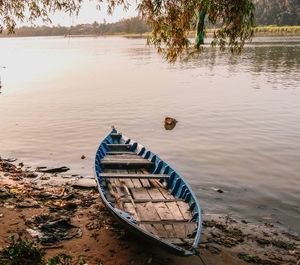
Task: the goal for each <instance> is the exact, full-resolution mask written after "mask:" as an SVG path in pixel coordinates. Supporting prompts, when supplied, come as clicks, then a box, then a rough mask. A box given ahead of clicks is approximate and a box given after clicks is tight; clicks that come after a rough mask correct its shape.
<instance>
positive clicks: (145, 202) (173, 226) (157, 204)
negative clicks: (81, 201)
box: [99, 133, 199, 249]
mask: <svg viewBox="0 0 300 265" xmlns="http://www.w3.org/2000/svg"><path fill="white" fill-rule="evenodd" d="M105 148H106V152H105V154H103V157H102V158H101V159H99V161H100V168H101V169H100V171H101V173H100V175H101V186H102V189H103V191H104V194H105V197H106V199H107V201H108V202H109V203H110V204H112V205H114V207H115V208H116V209H119V210H121V212H126V213H128V214H129V216H130V217H128V219H130V218H131V219H132V221H133V222H134V223H135V224H136V225H138V226H139V228H140V229H142V230H143V231H144V232H147V233H150V234H152V235H154V236H156V237H158V238H159V239H160V240H163V241H167V242H168V243H171V244H173V245H176V246H178V247H179V246H180V247H181V248H184V249H191V248H192V247H193V245H194V243H195V236H196V234H197V230H198V221H199V220H198V218H199V216H198V212H197V211H196V212H195V208H196V203H195V202H193V201H191V193H190V192H189V189H188V187H187V186H186V185H183V184H184V182H183V181H182V183H181V179H179V178H176V175H175V174H174V173H173V174H168V170H167V169H166V168H163V166H162V163H158V164H157V163H155V162H154V160H155V159H156V157H152V159H151V160H150V158H151V157H150V153H149V152H148V153H147V152H145V151H146V150H145V148H144V147H142V148H138V145H137V143H133V144H132V143H131V140H130V139H127V140H125V139H123V137H122V134H120V133H111V134H110V140H109V141H106V143H105ZM161 171H163V173H161Z"/></svg>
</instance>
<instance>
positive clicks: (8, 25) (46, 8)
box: [0, 0, 82, 33]
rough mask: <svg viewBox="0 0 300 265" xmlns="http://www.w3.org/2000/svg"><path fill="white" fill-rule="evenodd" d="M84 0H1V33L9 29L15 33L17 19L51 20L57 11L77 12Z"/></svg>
mask: <svg viewBox="0 0 300 265" xmlns="http://www.w3.org/2000/svg"><path fill="white" fill-rule="evenodd" d="M81 2H82V0H28V1H24V0H13V1H11V0H1V1H0V33H1V32H2V31H3V29H4V28H5V29H7V31H8V32H9V33H13V32H14V29H15V27H16V20H17V21H21V22H24V21H26V22H31V23H33V22H34V21H36V20H37V19H42V20H43V21H45V22H51V19H50V17H49V15H50V14H52V13H53V12H55V11H64V12H67V13H69V14H73V13H75V14H77V13H78V11H79V8H80V3H81Z"/></svg>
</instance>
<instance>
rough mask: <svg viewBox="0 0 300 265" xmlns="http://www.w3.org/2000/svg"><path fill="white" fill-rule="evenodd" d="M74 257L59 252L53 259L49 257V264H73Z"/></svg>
mask: <svg viewBox="0 0 300 265" xmlns="http://www.w3.org/2000/svg"><path fill="white" fill-rule="evenodd" d="M72 260H73V257H72V256H69V255H66V254H63V253H61V254H58V255H57V256H55V257H54V258H52V259H49V260H48V262H47V265H71V264H72Z"/></svg>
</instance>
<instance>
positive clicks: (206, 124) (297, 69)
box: [0, 37, 300, 234]
mask: <svg viewBox="0 0 300 265" xmlns="http://www.w3.org/2000/svg"><path fill="white" fill-rule="evenodd" d="M145 43H146V41H145V40H144V39H128V38H122V37H101V38H100V37H99V38H60V37H57V38H10V39H0V66H6V67H7V68H6V69H3V68H0V74H1V78H2V84H3V88H2V90H1V92H2V93H1V95H0V130H1V137H0V154H1V155H2V157H16V158H18V159H19V160H20V161H24V162H25V163H26V164H27V165H31V166H44V165H46V166H68V167H70V168H71V172H72V173H77V174H80V175H82V176H92V175H93V159H94V153H95V151H96V149H97V146H98V144H99V143H100V141H101V140H102V138H103V137H104V136H105V135H106V134H107V133H108V132H109V131H110V127H111V126H112V125H115V127H116V128H117V129H118V130H120V131H122V132H123V133H124V134H126V135H128V136H129V137H131V138H133V139H134V140H136V141H138V142H140V143H142V144H144V145H145V146H146V147H147V148H149V149H150V150H152V151H153V152H155V153H157V154H159V155H160V157H161V158H163V159H164V160H166V161H167V162H169V163H170V164H171V165H172V166H173V167H174V168H176V169H177V170H178V171H179V172H180V173H181V174H182V175H183V176H184V177H185V178H186V179H187V180H188V182H189V183H190V184H191V186H192V188H193V190H194V192H195V193H196V195H197V197H198V199H199V201H200V203H201V205H202V208H203V210H204V213H218V214H229V215H231V216H235V217H238V218H243V219H246V220H248V221H255V222H264V223H265V222H268V223H274V224H276V225H280V226H282V227H284V228H286V229H287V230H289V231H291V232H296V233H298V234H299V233H300V183H299V182H300V37H272V38H270V37H261V38H256V39H254V40H253V42H252V43H251V44H248V45H247V46H246V48H245V50H244V53H243V54H242V55H241V56H232V55H228V54H221V53H219V52H217V51H214V50H211V49H210V48H207V49H206V50H205V52H204V53H203V54H202V55H200V56H198V57H197V58H191V59H190V60H189V61H182V62H178V63H176V64H174V65H170V64H168V63H166V62H165V61H164V60H163V58H162V57H161V56H160V55H157V53H156V52H155V50H154V49H153V48H151V47H148V46H146V44H145ZM166 116H171V117H174V118H176V119H177V120H178V121H179V122H178V124H177V125H176V127H175V128H174V129H173V130H171V131H167V130H165V129H164V123H163V122H164V118H165V117H166ZM82 155H85V156H86V159H85V160H82V159H81V156H82ZM216 188H218V189H222V190H224V191H225V192H224V193H218V192H216V191H215V189H216Z"/></svg>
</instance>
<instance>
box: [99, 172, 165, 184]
mask: <svg viewBox="0 0 300 265" xmlns="http://www.w3.org/2000/svg"><path fill="white" fill-rule="evenodd" d="M100 175H101V177H102V178H105V179H109V178H118V179H121V178H130V179H145V180H148V179H151V178H153V179H161V178H169V176H168V175H157V174H126V173H100ZM149 185H150V183H149Z"/></svg>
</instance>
